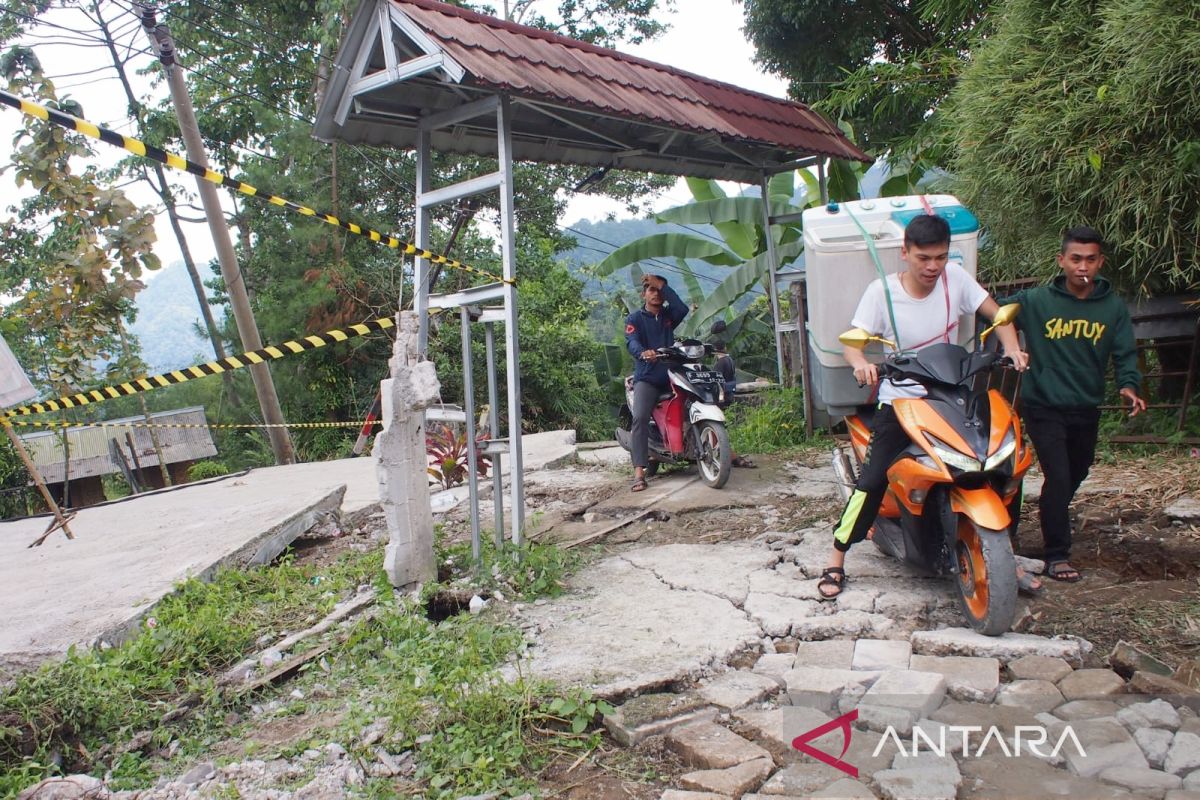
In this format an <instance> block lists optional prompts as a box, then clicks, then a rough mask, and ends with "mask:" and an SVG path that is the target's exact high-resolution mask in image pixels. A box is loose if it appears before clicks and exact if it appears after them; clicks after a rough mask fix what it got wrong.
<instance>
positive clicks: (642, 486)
mask: <svg viewBox="0 0 1200 800" xmlns="http://www.w3.org/2000/svg"><path fill="white" fill-rule="evenodd" d="M645 490H646V479H645V478H638V479H637V480H635V481H634V482H633V485H632V486H630V487H629V491H631V492H644V491H645Z"/></svg>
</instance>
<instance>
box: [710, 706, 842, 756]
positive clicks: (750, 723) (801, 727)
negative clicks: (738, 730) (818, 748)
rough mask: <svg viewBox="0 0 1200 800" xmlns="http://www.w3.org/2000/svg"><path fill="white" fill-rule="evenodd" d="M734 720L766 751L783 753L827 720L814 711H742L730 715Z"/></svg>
mask: <svg viewBox="0 0 1200 800" xmlns="http://www.w3.org/2000/svg"><path fill="white" fill-rule="evenodd" d="M733 718H734V720H736V721H737V722H738V723H739V724H741V725H743V726H745V728H746V729H747V731H748V732H749V735H750V736H751V737H752V738H754V739H757V740H758V741H760V742H762V743H763V744H764V745H765V746H766V747H767V749H768V750H771V751H773V752H777V753H787V752H790V751H791V749H792V739H794V738H795V737H796V736H798V735H800V734H801V733H803V732H804V731H807V730H811V729H813V728H815V727H817V726H818V725H823V724H825V723H826V722H828V721H829V716H828V715H827V714H824V713H822V712H820V711H817V710H816V709H815V708H804V707H793V706H787V707H784V708H763V709H751V708H743V709H742V710H741V711H736V712H734V714H733Z"/></svg>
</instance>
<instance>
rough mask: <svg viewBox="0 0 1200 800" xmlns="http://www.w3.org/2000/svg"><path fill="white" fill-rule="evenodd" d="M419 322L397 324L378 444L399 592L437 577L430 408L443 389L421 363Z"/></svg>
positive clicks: (413, 318) (389, 553) (387, 559)
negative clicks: (428, 466)
mask: <svg viewBox="0 0 1200 800" xmlns="http://www.w3.org/2000/svg"><path fill="white" fill-rule="evenodd" d="M419 332H420V322H419V317H418V316H417V314H416V313H415V312H412V311H403V312H401V313H400V315H399V317H398V319H397V326H396V344H395V347H394V348H393V350H392V358H391V361H389V362H388V365H389V366H390V368H391V376H392V377H390V378H388V379H387V380H385V381H383V382H382V383H381V389H380V395H381V397H382V399H383V403H382V415H381V420H382V422H383V432H382V433H380V434H379V436H378V438H377V439H376V441H375V447H374V448H373V450H372V452H373V453H374V457H375V459H376V461H375V472H376V475H377V476H378V477H379V500H380V504H381V506H382V508H383V514H384V519H386V520H387V526H388V545H387V550H386V551H385V554H384V561H383V568H384V569H385V570H386V571H387V575H388V580H389V581H391V583H392V585H393V586H395V587H397V588H400V589H407V588H415V586H416V585H417V584H420V583H423V582H425V581H430V580H434V579H435V578H436V577H437V563H436V562H435V560H434V555H433V510H432V508H431V507H430V504H429V479H428V473H426V471H425V469H426V456H425V409H426V408H428V407H429V406H430V405H432V404H433V403H435V402H437V400H438V397H439V394H440V391H441V386H440V384H439V383H438V379H437V373H436V372H435V371H434V367H433V362H431V361H418V360H417V354H418V346H417V342H418V337H419Z"/></svg>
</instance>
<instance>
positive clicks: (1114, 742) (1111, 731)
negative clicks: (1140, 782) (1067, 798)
mask: <svg viewBox="0 0 1200 800" xmlns="http://www.w3.org/2000/svg"><path fill="white" fill-rule="evenodd" d="M1067 725H1070V727H1071V730H1072V731H1073V733H1074V734H1075V738H1076V739H1077V740H1078V742H1079V744H1080V746H1081V747H1082V748H1083V753H1082V754H1081V753H1080V751H1079V749H1078V748H1076V747H1075V745H1074V742H1072V741H1070V740H1068V741H1067V742H1066V743H1065V744H1064V745H1063V749H1062V754H1063V756H1064V757H1065V758H1066V761H1067V769H1069V770H1071V772H1074V773H1075V774H1076V775H1081V776H1083V777H1085V778H1086V777H1094V776H1097V775H1099V774H1100V773H1101V772H1104V771H1105V770H1106V769H1109V768H1111V767H1133V768H1137V769H1149V768H1150V764H1149V762H1147V761H1146V757H1145V756H1144V755H1143V754H1142V749H1141V748H1140V747H1138V744H1137V742H1135V741H1134V740H1133V737H1132V736H1130V735H1129V732H1128V731H1127V730H1125V727H1124V726H1123V725H1121V723H1119V722H1117V720H1116V718H1115V717H1102V718H1100V719H1089V720H1080V721H1078V722H1071V723H1063V724H1062V728H1065V727H1066V726H1067ZM1062 728H1059V727H1057V726H1053V725H1048V726H1047V729H1048V732H1049V734H1050V738H1051V739H1053V740H1055V741H1057V740H1058V737H1059V735H1060V734H1061V730H1062Z"/></svg>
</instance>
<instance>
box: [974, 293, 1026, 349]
mask: <svg viewBox="0 0 1200 800" xmlns="http://www.w3.org/2000/svg"><path fill="white" fill-rule="evenodd" d="M1020 313H1021V304H1020V303H1009V304H1008V305H1006V306H1000V309H999V310H998V311H997V312H996V316H995V317H994V318H993V319H992V325H991V327H989V328H988V329H987V330H985V331H984V332H983V333H981V334H980V335H979V344H980V346H982V345H983V343H984V342H986V341H987V337H988V335H989V334H991V332H992V331H994V330H996V328H999V327H1000V326H1001V325H1012V323H1013V320H1015V319H1016V318H1017V314H1020Z"/></svg>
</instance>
